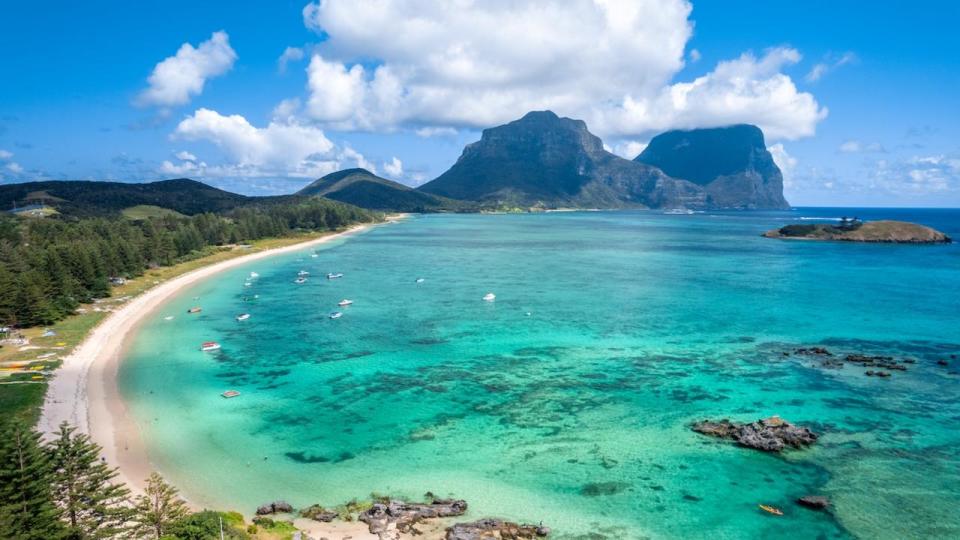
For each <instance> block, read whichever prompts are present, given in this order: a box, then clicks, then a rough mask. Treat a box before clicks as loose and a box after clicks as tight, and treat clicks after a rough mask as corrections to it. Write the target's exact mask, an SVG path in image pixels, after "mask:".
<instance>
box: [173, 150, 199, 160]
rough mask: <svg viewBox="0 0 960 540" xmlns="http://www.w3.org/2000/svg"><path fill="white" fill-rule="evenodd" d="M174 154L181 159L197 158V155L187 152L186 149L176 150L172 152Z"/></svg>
mask: <svg viewBox="0 0 960 540" xmlns="http://www.w3.org/2000/svg"><path fill="white" fill-rule="evenodd" d="M174 155H175V156H177V159H179V160H182V161H196V160H197V156H195V155H193V154H191V153H190V152H187V151H186V150H181V151H179V152H177V153H176V154H174Z"/></svg>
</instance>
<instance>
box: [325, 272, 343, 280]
mask: <svg viewBox="0 0 960 540" xmlns="http://www.w3.org/2000/svg"><path fill="white" fill-rule="evenodd" d="M342 277H343V274H342V273H340V272H337V273H336V274H334V273H333V272H330V273H329V274H327V279H339V278H342Z"/></svg>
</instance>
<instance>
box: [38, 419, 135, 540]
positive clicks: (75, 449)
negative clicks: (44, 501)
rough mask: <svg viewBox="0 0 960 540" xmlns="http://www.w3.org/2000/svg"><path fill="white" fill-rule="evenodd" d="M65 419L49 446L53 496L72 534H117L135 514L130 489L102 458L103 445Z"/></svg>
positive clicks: (89, 536)
mask: <svg viewBox="0 0 960 540" xmlns="http://www.w3.org/2000/svg"><path fill="white" fill-rule="evenodd" d="M75 431H76V428H73V427H70V426H68V425H67V423H66V422H64V423H63V424H61V425H60V433H59V437H57V439H56V440H55V441H53V442H52V443H51V444H50V445H49V446H48V451H49V453H50V455H51V458H52V459H51V461H52V469H53V484H52V487H53V499H54V502H55V503H56V504H57V506H58V507H59V508H60V510H61V511H62V512H63V520H64V521H66V523H67V526H68V528H69V537H70V538H71V539H77V540H81V539H82V540H87V539H100V538H115V537H117V536H120V535H121V534H122V533H123V532H124V531H125V530H126V523H127V521H128V520H129V519H130V517H131V515H132V508H131V506H130V491H129V490H128V489H127V487H126V486H124V485H123V484H122V483H117V482H114V479H115V478H116V477H117V470H116V469H111V468H109V467H108V466H107V464H106V463H104V462H103V461H101V459H100V457H99V456H100V451H101V448H100V446H99V445H98V444H96V443H94V442H93V441H91V440H90V437H89V436H87V435H86V434H82V433H81V434H76V433H75Z"/></svg>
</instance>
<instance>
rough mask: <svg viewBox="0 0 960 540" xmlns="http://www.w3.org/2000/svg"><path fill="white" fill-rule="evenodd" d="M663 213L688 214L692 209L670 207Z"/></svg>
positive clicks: (672, 214)
mask: <svg viewBox="0 0 960 540" xmlns="http://www.w3.org/2000/svg"><path fill="white" fill-rule="evenodd" d="M663 213H664V214H667V215H670V216H689V215H691V214H693V210H690V209H689V208H671V209H669V210H666V211H664V212H663Z"/></svg>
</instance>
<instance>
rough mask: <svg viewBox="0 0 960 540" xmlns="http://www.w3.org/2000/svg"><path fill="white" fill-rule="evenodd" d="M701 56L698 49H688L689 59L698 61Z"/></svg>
mask: <svg viewBox="0 0 960 540" xmlns="http://www.w3.org/2000/svg"><path fill="white" fill-rule="evenodd" d="M700 58H701V55H700V51H698V50H697V49H690V61H691V62H699V61H700Z"/></svg>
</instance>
